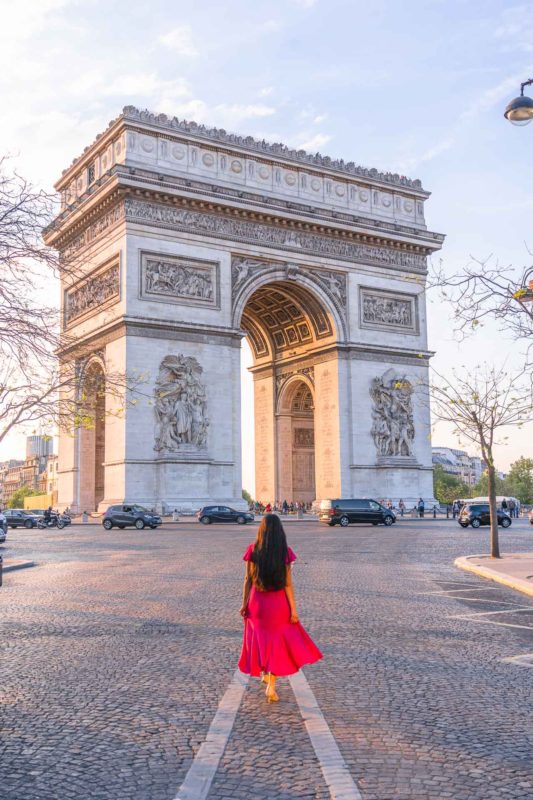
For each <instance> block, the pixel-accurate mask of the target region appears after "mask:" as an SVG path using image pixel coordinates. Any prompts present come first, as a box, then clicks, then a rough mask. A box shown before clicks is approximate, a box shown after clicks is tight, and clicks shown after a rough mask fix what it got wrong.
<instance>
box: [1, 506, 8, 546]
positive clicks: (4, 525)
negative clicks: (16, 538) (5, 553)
mask: <svg viewBox="0 0 533 800" xmlns="http://www.w3.org/2000/svg"><path fill="white" fill-rule="evenodd" d="M6 538H7V519H6V515H5V514H4V513H3V512H2V511H0V544H2V543H3V542H5V540H6Z"/></svg>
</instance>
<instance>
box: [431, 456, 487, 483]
mask: <svg viewBox="0 0 533 800" xmlns="http://www.w3.org/2000/svg"><path fill="white" fill-rule="evenodd" d="M432 459H433V464H440V466H442V468H443V469H444V472H447V473H448V474H449V475H455V477H457V478H459V479H460V480H462V481H463V483H466V484H467V485H468V486H474V485H475V484H476V483H478V482H479V481H480V479H481V476H482V475H483V473H484V472H485V470H486V469H487V465H486V464H485V462H484V461H483V460H482V459H481V458H480V457H479V456H469V455H468V453H467V452H466V451H465V450H457V449H455V448H453V447H432Z"/></svg>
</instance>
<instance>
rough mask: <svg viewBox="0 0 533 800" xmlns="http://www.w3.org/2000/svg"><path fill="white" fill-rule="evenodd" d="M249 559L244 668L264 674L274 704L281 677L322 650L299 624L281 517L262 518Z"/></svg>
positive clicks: (241, 662) (290, 558)
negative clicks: (278, 678)
mask: <svg viewBox="0 0 533 800" xmlns="http://www.w3.org/2000/svg"><path fill="white" fill-rule="evenodd" d="M243 560H244V561H246V575H245V578H244V586H243V597H242V606H241V610H240V613H241V616H242V617H244V637H243V643H242V651H241V657H240V659H239V669H240V670H241V672H244V673H246V674H247V675H253V676H255V677H261V678H262V680H263V682H264V683H266V697H267V700H268V702H269V703H272V702H275V701H276V700H279V697H278V695H277V692H276V678H277V677H279V676H281V675H293V674H294V673H295V672H298V670H299V669H300V667H302V666H303V665H304V664H312V663H313V662H315V661H318V660H319V659H320V658H322V653H321V652H320V650H319V649H318V647H317V646H316V645H315V643H314V642H313V640H312V639H311V637H310V636H309V634H308V633H307V632H306V631H305V629H304V628H303V626H302V625H301V624H300V620H299V617H298V612H297V611H296V603H295V600H294V591H293V588H292V571H291V564H292V563H293V561H296V556H295V554H294V553H293V551H292V550H291V548H290V547H289V546H288V545H287V537H286V536H285V531H284V530H283V526H282V524H281V521H280V519H279V517H277V516H276V515H275V514H266V516H264V517H263V519H262V521H261V524H260V525H259V530H258V531H257V539H256V540H255V542H253V543H252V544H251V545H250V546H249V547H248V549H247V550H246V553H245V554H244V556H243Z"/></svg>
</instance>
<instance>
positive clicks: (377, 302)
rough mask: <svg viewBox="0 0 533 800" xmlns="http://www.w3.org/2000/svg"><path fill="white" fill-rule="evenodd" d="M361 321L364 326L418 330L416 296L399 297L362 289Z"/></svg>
mask: <svg viewBox="0 0 533 800" xmlns="http://www.w3.org/2000/svg"><path fill="white" fill-rule="evenodd" d="M361 323H362V325H363V327H364V326H365V325H366V326H368V327H371V328H374V327H377V328H400V329H402V330H407V331H412V332H413V333H415V332H416V330H417V319H416V298H415V297H409V296H405V297H398V296H395V295H392V294H387V293H381V292H368V291H366V290H364V289H362V290H361Z"/></svg>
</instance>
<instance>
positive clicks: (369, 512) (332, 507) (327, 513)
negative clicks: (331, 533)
mask: <svg viewBox="0 0 533 800" xmlns="http://www.w3.org/2000/svg"><path fill="white" fill-rule="evenodd" d="M318 519H319V520H320V522H324V523H326V524H327V525H330V526H333V525H337V524H338V525H341V526H342V527H343V528H345V527H346V526H347V525H350V523H352V522H367V523H371V524H372V525H380V524H383V525H392V524H393V523H394V522H396V514H395V513H394V511H392V510H391V509H390V508H385V506H382V505H381V503H378V502H377V500H371V499H370V498H361V499H350V500H321V502H320V511H319V514H318Z"/></svg>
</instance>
